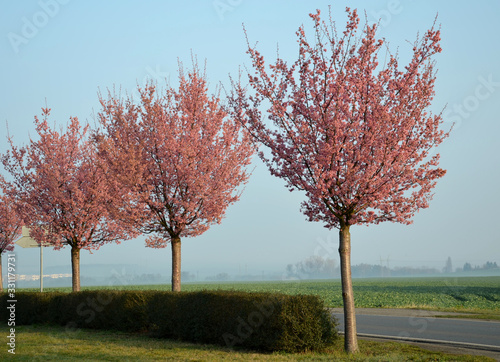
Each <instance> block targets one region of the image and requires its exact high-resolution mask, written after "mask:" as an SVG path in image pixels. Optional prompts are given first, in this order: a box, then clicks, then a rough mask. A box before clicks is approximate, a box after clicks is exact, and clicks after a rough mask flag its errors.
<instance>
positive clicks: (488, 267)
mask: <svg viewBox="0 0 500 362" xmlns="http://www.w3.org/2000/svg"><path fill="white" fill-rule="evenodd" d="M494 269H500V267H499V266H498V264H497V262H496V261H495V262H491V261H487V262H486V263H484V264H483V265H482V266H479V265H476V266H472V264H471V263H465V264H464V266H463V267H462V268H457V269H456V272H469V271H478V270H494Z"/></svg>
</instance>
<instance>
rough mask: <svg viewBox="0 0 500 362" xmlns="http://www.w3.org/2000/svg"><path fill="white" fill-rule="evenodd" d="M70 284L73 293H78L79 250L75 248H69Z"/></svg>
mask: <svg viewBox="0 0 500 362" xmlns="http://www.w3.org/2000/svg"><path fill="white" fill-rule="evenodd" d="M71 276H72V279H71V282H72V285H73V292H79V291H80V249H79V248H78V247H76V246H72V247H71Z"/></svg>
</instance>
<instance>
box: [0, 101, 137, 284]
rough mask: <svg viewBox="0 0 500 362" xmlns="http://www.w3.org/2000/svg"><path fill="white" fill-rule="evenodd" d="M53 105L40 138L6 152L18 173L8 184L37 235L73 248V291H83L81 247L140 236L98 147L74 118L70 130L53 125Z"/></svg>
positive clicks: (39, 122) (40, 123) (39, 126)
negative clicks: (120, 212) (121, 210)
mask: <svg viewBox="0 0 500 362" xmlns="http://www.w3.org/2000/svg"><path fill="white" fill-rule="evenodd" d="M49 115H50V109H48V108H43V109H42V116H43V118H42V119H39V118H38V117H35V126H36V132H37V134H38V140H34V139H30V142H29V144H28V145H27V146H25V147H17V146H15V145H14V143H13V141H12V138H11V139H10V144H11V149H10V150H9V151H8V152H7V153H6V154H4V155H3V156H2V162H3V164H4V167H5V169H6V170H7V171H8V172H9V173H10V175H11V176H12V180H13V181H12V182H10V183H8V185H7V187H6V192H7V195H8V196H9V198H10V199H11V200H14V202H15V205H16V211H17V213H18V215H19V217H20V218H21V219H22V221H23V224H24V225H26V226H27V227H29V228H30V230H31V231H30V234H31V236H32V237H33V238H34V239H35V240H37V241H38V242H40V243H42V242H43V243H48V244H49V245H51V246H53V247H54V249H60V248H63V247H65V246H69V247H70V248H71V268H72V285H73V291H75V292H76V291H80V251H81V249H86V250H90V251H92V250H98V249H99V248H100V247H101V246H102V245H103V244H105V243H111V242H116V243H120V241H121V240H125V239H129V238H131V237H133V236H136V235H137V232H136V231H135V230H132V229H130V228H128V226H126V225H125V224H123V223H121V222H120V221H119V220H118V219H117V218H116V217H115V215H116V212H115V211H114V210H115V207H114V204H115V200H121V198H122V197H124V196H126V195H122V194H120V193H117V192H116V189H113V188H111V187H110V186H109V183H108V182H107V178H108V175H107V171H106V170H105V169H104V168H103V164H101V163H99V162H98V161H99V159H98V158H97V152H96V148H95V147H94V145H93V143H92V142H91V141H90V138H89V137H88V133H89V132H88V126H84V127H82V126H81V125H80V122H79V121H78V119H77V118H76V117H71V119H70V121H69V123H68V125H67V129H66V131H64V130H62V129H61V130H60V131H57V130H54V129H52V128H51V127H50V126H49V123H48V117H49Z"/></svg>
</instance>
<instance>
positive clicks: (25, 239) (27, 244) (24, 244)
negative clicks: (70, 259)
mask: <svg viewBox="0 0 500 362" xmlns="http://www.w3.org/2000/svg"><path fill="white" fill-rule="evenodd" d="M22 235H23V236H22V238H21V239H19V240H18V241H16V244H17V245H19V246H20V247H21V248H40V292H43V245H42V243H38V242H37V241H36V240H35V239H33V238H32V237H31V236H30V229H29V228H27V227H26V226H23V228H22Z"/></svg>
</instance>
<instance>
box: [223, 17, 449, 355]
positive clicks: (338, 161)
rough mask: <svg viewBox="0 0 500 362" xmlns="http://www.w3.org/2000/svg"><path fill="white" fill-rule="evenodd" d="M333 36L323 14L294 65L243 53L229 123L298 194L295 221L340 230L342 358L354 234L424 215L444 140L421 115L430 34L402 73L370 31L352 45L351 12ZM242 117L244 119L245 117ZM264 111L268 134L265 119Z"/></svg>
mask: <svg viewBox="0 0 500 362" xmlns="http://www.w3.org/2000/svg"><path fill="white" fill-rule="evenodd" d="M346 12H347V15H348V21H347V26H346V28H345V30H344V31H343V32H342V33H340V34H339V33H337V30H336V27H335V23H334V22H333V20H332V18H331V16H330V21H329V22H328V23H327V22H324V21H322V20H321V18H320V11H319V10H318V11H317V12H316V13H315V14H310V18H311V19H312V21H313V23H314V29H315V32H314V38H313V41H310V40H309V39H308V38H307V37H306V34H305V30H304V27H300V28H299V30H298V31H297V37H298V44H299V51H298V59H297V60H296V61H295V62H293V63H291V64H288V63H287V62H286V61H285V60H283V59H281V58H279V56H278V58H277V60H276V62H275V63H274V64H270V65H269V67H266V64H265V61H264V57H263V56H262V55H261V54H260V53H259V52H258V51H257V49H256V48H255V47H254V46H251V45H250V44H249V45H248V53H249V55H250V57H251V60H252V65H253V69H252V71H253V72H251V73H249V74H248V80H249V83H250V89H251V90H252V94H250V95H248V93H249V91H248V89H246V88H245V87H244V86H243V85H242V84H241V82H234V84H233V85H234V87H233V91H232V94H231V104H232V105H233V116H234V117H235V118H237V119H238V120H239V121H240V122H241V123H242V124H243V125H244V126H245V127H246V128H247V129H248V130H249V131H250V132H251V134H252V135H253V137H254V139H255V140H256V141H257V142H258V143H260V144H261V145H263V146H264V147H265V148H267V149H268V150H269V151H270V153H269V155H266V154H264V153H260V156H261V158H262V159H263V160H264V162H265V163H266V164H267V166H268V168H269V170H270V171H271V173H272V174H273V175H275V176H277V177H280V178H283V179H285V180H286V182H287V187H288V188H289V189H290V190H301V191H304V192H305V195H306V201H304V202H303V203H302V211H303V212H304V213H305V215H306V216H307V218H308V219H309V220H310V221H319V222H322V223H324V225H325V227H327V228H328V229H332V228H336V229H338V230H339V237H340V241H339V253H340V261H341V279H342V296H343V305H344V316H345V349H346V351H348V352H356V351H358V344H357V336H356V320H355V309H354V296H353V290H352V281H351V264H350V263H351V262H350V255H351V237H350V227H351V226H352V225H363V224H365V225H368V224H372V223H374V224H378V223H380V222H384V221H393V222H399V223H403V224H410V223H411V222H412V221H411V218H412V217H413V215H414V214H415V213H416V212H417V211H418V210H419V209H422V208H426V207H428V203H429V200H430V199H431V197H432V193H431V191H432V189H433V187H434V186H435V185H436V181H437V180H438V179H439V178H440V177H442V176H443V175H444V174H445V171H444V170H442V169H441V168H439V167H438V161H439V155H434V156H432V154H431V152H432V150H433V148H434V147H436V146H437V145H439V144H440V143H441V142H442V141H443V140H444V139H445V138H446V137H447V133H446V132H443V130H441V129H440V125H441V123H442V122H441V115H440V114H439V115H433V114H431V113H430V112H429V111H428V107H429V106H430V104H431V101H432V99H433V96H434V81H435V71H434V62H433V61H432V60H431V59H432V57H433V56H434V55H435V54H437V53H439V52H441V47H440V45H439V41H440V32H439V30H436V29H434V27H432V28H431V29H430V30H428V31H427V32H426V33H425V34H424V36H423V37H422V38H420V39H419V38H417V40H416V41H415V43H414V45H413V47H412V53H413V54H412V57H411V60H410V61H409V63H408V64H407V65H406V66H405V67H404V69H402V70H401V69H400V68H399V66H398V65H399V64H398V58H397V57H396V56H394V55H391V54H390V53H389V52H388V51H386V54H383V56H382V57H381V58H382V59H385V62H384V63H382V64H380V63H379V61H378V58H379V53H380V51H384V49H385V48H384V41H383V40H380V39H379V40H377V39H376V30H377V25H376V24H375V25H369V24H367V25H365V26H364V27H363V31H362V35H358V33H357V32H358V25H359V17H358V15H357V12H356V10H352V11H351V10H350V9H347V10H346ZM242 109H244V110H245V111H242ZM262 109H267V116H268V119H269V120H270V121H272V125H270V124H268V123H267V122H266V121H265V120H264V119H263V117H262V114H261V111H262Z"/></svg>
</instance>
